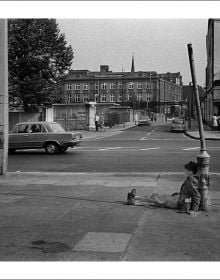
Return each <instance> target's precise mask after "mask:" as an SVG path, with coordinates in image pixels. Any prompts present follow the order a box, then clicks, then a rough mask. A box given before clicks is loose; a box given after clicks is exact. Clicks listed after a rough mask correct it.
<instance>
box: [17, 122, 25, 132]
mask: <svg viewBox="0 0 220 280" xmlns="http://www.w3.org/2000/svg"><path fill="white" fill-rule="evenodd" d="M17 128H18V130H17V133H28V124H19V125H18V126H17Z"/></svg>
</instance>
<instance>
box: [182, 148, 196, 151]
mask: <svg viewBox="0 0 220 280" xmlns="http://www.w3.org/2000/svg"><path fill="white" fill-rule="evenodd" d="M198 149H200V147H192V148H184V149H182V150H183V151H190V150H198Z"/></svg>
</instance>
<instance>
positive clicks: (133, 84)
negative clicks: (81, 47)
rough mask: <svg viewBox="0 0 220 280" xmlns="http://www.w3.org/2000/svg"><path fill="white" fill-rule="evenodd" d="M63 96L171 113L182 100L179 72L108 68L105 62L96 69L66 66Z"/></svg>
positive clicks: (72, 100)
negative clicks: (127, 70)
mask: <svg viewBox="0 0 220 280" xmlns="http://www.w3.org/2000/svg"><path fill="white" fill-rule="evenodd" d="M63 86H64V88H63V92H64V99H65V102H66V103H67V102H68V103H70V104H71V103H84V102H88V101H95V102H97V104H103V105H104V104H106V105H107V104H108V105H112V104H119V105H122V106H131V107H133V108H134V107H135V108H136V109H138V108H141V107H145V108H146V109H147V110H148V109H149V111H154V112H157V113H167V114H171V113H172V107H175V106H179V104H180V103H181V101H182V76H181V75H180V73H179V72H178V73H166V74H158V73H157V72H155V71H137V72H135V69H134V60H133V58H132V67H131V71H130V72H123V71H121V72H112V71H110V70H109V66H108V65H100V70H99V71H97V72H95V71H93V72H92V71H89V70H70V71H69V73H68V74H67V76H66V77H65V82H64V85H63Z"/></svg>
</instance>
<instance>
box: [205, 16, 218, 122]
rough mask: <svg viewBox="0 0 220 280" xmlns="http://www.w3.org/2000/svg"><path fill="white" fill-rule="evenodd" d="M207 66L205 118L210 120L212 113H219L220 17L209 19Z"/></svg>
mask: <svg viewBox="0 0 220 280" xmlns="http://www.w3.org/2000/svg"><path fill="white" fill-rule="evenodd" d="M206 51H207V67H206V91H207V93H206V98H205V103H204V111H205V119H206V121H207V122H208V123H210V122H211V117H212V115H213V114H216V115H220V19H209V21H208V32H207V35H206Z"/></svg>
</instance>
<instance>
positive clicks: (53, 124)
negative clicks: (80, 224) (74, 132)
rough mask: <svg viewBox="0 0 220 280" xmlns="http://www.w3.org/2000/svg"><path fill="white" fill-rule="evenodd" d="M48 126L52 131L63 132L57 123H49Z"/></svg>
mask: <svg viewBox="0 0 220 280" xmlns="http://www.w3.org/2000/svg"><path fill="white" fill-rule="evenodd" d="M50 126H51V128H52V131H53V132H65V130H64V129H63V128H62V126H61V125H60V124H58V123H51V124H50Z"/></svg>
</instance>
